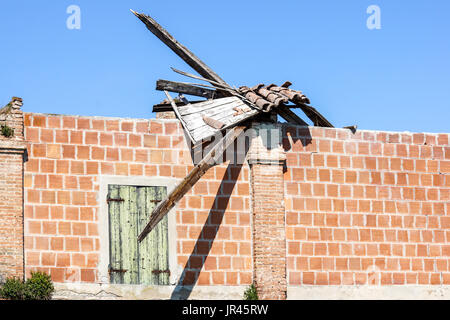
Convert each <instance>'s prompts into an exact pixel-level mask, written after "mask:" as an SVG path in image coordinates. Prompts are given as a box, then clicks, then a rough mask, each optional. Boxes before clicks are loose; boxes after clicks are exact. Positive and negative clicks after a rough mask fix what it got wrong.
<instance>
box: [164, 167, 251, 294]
mask: <svg viewBox="0 0 450 320" xmlns="http://www.w3.org/2000/svg"><path fill="white" fill-rule="evenodd" d="M241 169H242V164H229V165H228V167H227V170H226V171H225V174H224V177H223V178H222V182H221V184H220V187H219V190H218V191H217V194H216V196H215V199H214V203H213V205H212V208H211V210H210V211H209V214H208V218H207V220H206V223H205V224H204V225H203V228H202V230H201V232H200V235H199V236H198V238H197V241H196V243H195V246H194V249H193V251H192V253H191V255H190V256H189V259H188V261H187V262H186V265H185V266H184V269H183V272H182V274H181V277H180V280H179V281H178V283H177V286H176V287H175V289H174V291H173V292H172V295H171V299H175V300H186V299H188V298H189V296H190V295H191V293H192V289H193V287H194V285H195V284H196V283H197V280H198V277H199V275H200V271H201V269H202V268H203V265H204V263H205V261H206V258H207V257H208V255H209V252H210V250H211V247H212V245H213V243H214V239H215V238H216V236H217V232H218V231H219V228H220V225H221V224H222V220H223V217H224V214H225V209H226V207H227V206H228V203H229V201H230V197H231V194H232V192H233V189H234V186H235V184H236V181H237V179H238V177H239V174H240V172H241Z"/></svg>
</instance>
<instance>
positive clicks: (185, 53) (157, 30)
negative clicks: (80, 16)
mask: <svg viewBox="0 0 450 320" xmlns="http://www.w3.org/2000/svg"><path fill="white" fill-rule="evenodd" d="M131 12H133V13H134V15H135V16H136V17H138V18H139V19H140V20H141V21H142V22H143V23H144V24H145V25H146V27H147V29H148V30H150V31H151V32H152V33H153V34H154V35H155V36H156V37H158V39H159V40H161V41H162V42H163V43H164V44H165V45H167V46H168V47H169V48H170V49H171V50H172V51H173V52H174V53H175V54H177V55H178V56H179V57H180V58H181V59H183V60H184V61H185V62H186V63H187V64H188V65H189V66H190V67H191V68H192V69H194V70H195V71H197V72H198V73H199V74H200V75H201V76H202V77H204V78H206V79H209V80H213V81H216V82H218V83H221V84H223V85H227V86H228V84H227V83H226V82H225V81H224V80H223V79H222V78H221V77H219V75H218V74H216V73H215V72H214V71H213V70H212V69H211V68H210V67H208V66H207V65H206V64H205V63H204V62H203V61H202V60H200V59H199V58H198V57H197V56H196V55H195V54H193V53H192V52H191V51H189V49H188V48H186V47H185V46H183V45H182V44H181V43H179V42H178V41H177V40H176V39H175V38H174V37H172V35H171V34H170V33H169V32H167V30H165V29H164V28H163V27H161V26H160V25H159V24H158V23H157V22H156V21H155V20H153V19H152V18H151V17H150V16H148V15H145V14H142V13H137V12H135V11H133V10H131Z"/></svg>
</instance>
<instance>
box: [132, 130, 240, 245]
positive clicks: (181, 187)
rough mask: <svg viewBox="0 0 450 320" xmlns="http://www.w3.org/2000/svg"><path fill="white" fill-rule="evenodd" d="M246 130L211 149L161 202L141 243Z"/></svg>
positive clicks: (145, 229)
mask: <svg viewBox="0 0 450 320" xmlns="http://www.w3.org/2000/svg"><path fill="white" fill-rule="evenodd" d="M244 130H245V127H234V128H233V129H230V130H229V131H228V133H227V134H226V135H225V136H224V137H223V138H222V139H221V140H220V141H219V142H218V143H217V144H216V145H215V146H214V147H213V148H212V149H211V151H210V152H208V154H207V155H206V156H205V157H204V158H203V159H202V160H201V161H200V162H199V163H198V164H197V165H196V166H195V167H194V169H192V171H191V172H189V174H188V175H187V176H186V177H185V178H184V179H183V180H182V181H181V182H180V183H179V184H178V185H177V186H176V187H175V188H174V189H173V190H172V192H170V194H169V195H168V196H167V198H166V199H164V200H163V201H161V202H160V203H159V204H158V205H157V206H156V208H155V209H154V210H153V212H152V213H151V215H150V221H149V222H148V223H147V225H146V226H145V228H144V229H143V230H142V232H141V234H140V235H139V237H138V241H139V242H141V241H142V240H144V239H145V237H146V236H147V235H148V234H149V233H150V232H151V231H152V230H153V228H154V227H155V226H156V225H157V224H158V222H160V221H161V219H162V218H163V217H164V216H165V215H166V214H167V213H168V212H169V211H170V209H172V208H173V207H174V206H175V205H176V204H177V202H178V201H180V200H181V198H182V197H183V196H184V195H185V194H186V193H187V192H188V191H189V190H190V189H191V188H192V186H193V185H194V184H195V183H196V182H197V181H198V180H200V178H201V177H202V176H203V175H204V174H205V173H206V171H208V169H209V168H211V167H212V166H214V165H215V164H216V161H217V159H219V158H220V157H221V156H222V154H223V153H224V152H225V150H226V149H227V148H228V147H229V146H230V145H231V144H232V143H233V142H234V141H235V140H236V138H237V137H238V136H239V135H240V134H241V133H242V132H243V131H244Z"/></svg>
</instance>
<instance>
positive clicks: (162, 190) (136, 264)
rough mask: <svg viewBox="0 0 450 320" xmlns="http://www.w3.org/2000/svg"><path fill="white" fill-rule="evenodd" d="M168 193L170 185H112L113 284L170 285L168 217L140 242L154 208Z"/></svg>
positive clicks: (110, 200) (111, 247)
mask: <svg viewBox="0 0 450 320" xmlns="http://www.w3.org/2000/svg"><path fill="white" fill-rule="evenodd" d="M166 192H167V191H166V187H141V186H119V185H109V187H108V211H109V230H110V282H111V283H119V284H147V285H167V284H169V272H168V270H169V250H168V243H169V239H168V219H167V216H166V217H164V219H163V220H161V222H160V223H159V224H158V226H157V227H156V228H155V229H154V230H153V231H152V232H151V233H150V234H149V235H148V236H147V237H146V238H145V240H144V241H142V242H141V243H138V241H137V237H138V235H139V233H140V231H142V229H143V228H144V226H145V225H146V223H147V222H148V220H149V217H150V214H151V212H152V210H153V208H154V207H155V206H156V205H157V203H158V201H160V200H162V199H163V198H164V197H165V196H166Z"/></svg>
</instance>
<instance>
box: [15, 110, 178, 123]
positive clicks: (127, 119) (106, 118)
mask: <svg viewBox="0 0 450 320" xmlns="http://www.w3.org/2000/svg"><path fill="white" fill-rule="evenodd" d="M23 114H24V115H31V116H44V117H73V118H85V119H94V120H123V121H156V122H178V119H156V118H123V117H106V116H82V115H70V114H54V113H39V112H24V113H23Z"/></svg>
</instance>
